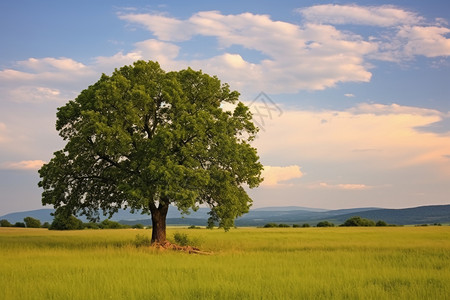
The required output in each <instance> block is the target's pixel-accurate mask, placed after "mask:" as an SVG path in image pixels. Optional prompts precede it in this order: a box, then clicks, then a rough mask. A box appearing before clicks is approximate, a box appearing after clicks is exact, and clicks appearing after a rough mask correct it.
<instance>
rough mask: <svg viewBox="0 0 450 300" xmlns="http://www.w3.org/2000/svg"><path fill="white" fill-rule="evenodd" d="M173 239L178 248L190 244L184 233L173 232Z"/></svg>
mask: <svg viewBox="0 0 450 300" xmlns="http://www.w3.org/2000/svg"><path fill="white" fill-rule="evenodd" d="M173 239H174V240H175V243H177V244H178V245H180V246H187V245H189V242H190V241H189V238H188V236H187V234H185V233H179V232H175V233H174V234H173Z"/></svg>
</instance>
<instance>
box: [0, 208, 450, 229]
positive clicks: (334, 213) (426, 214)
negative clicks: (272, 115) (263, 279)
mask: <svg viewBox="0 0 450 300" xmlns="http://www.w3.org/2000/svg"><path fill="white" fill-rule="evenodd" d="M208 211H209V209H207V208H199V209H198V210H197V211H196V212H191V213H190V214H189V215H184V216H183V215H182V214H181V213H180V212H179V211H178V210H177V209H176V208H175V207H172V208H171V209H169V213H168V215H167V224H169V225H205V224H206V220H207V219H208V217H209V215H208ZM52 212H54V210H53V209H38V210H31V211H24V212H16V213H11V214H7V215H4V216H1V217H0V219H6V220H8V221H9V222H11V223H15V222H23V219H24V218H25V217H33V218H36V219H39V220H41V222H42V223H43V222H52V220H53V216H52V215H51V213H52ZM353 216H360V217H362V218H367V219H371V220H374V221H378V220H383V221H385V222H387V223H389V224H395V225H416V224H434V223H450V205H432V206H420V207H414V208H403V209H386V208H374V207H365V208H352V209H339V210H325V209H315V208H306V207H296V206H290V207H265V208H256V209H252V210H250V212H249V213H248V214H245V215H244V216H242V217H240V218H238V219H237V220H236V225H237V226H262V225H264V224H266V223H287V224H303V223H309V224H311V225H315V224H317V223H318V222H320V221H330V222H333V223H335V224H336V225H338V224H341V223H343V222H344V221H345V220H347V219H348V218H351V217H353ZM80 219H82V220H83V221H86V219H85V218H83V217H81V218H80ZM103 219H106V217H104V218H103ZM111 220H114V221H118V222H120V223H123V224H130V225H133V224H137V223H141V224H143V225H150V224H151V219H150V216H147V215H142V214H140V213H134V214H132V213H130V212H129V211H126V210H120V211H119V212H118V213H116V214H115V215H114V216H113V217H112V218H111Z"/></svg>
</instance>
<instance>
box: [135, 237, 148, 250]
mask: <svg viewBox="0 0 450 300" xmlns="http://www.w3.org/2000/svg"><path fill="white" fill-rule="evenodd" d="M151 244H152V241H151V240H150V239H149V238H148V237H147V236H146V235H143V234H142V235H141V234H138V235H136V238H135V239H134V245H135V246H136V248H139V247H148V246H150V245H151Z"/></svg>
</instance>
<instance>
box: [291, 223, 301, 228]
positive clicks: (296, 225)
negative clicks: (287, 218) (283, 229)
mask: <svg viewBox="0 0 450 300" xmlns="http://www.w3.org/2000/svg"><path fill="white" fill-rule="evenodd" d="M292 227H293V228H298V227H300V225H298V224H292Z"/></svg>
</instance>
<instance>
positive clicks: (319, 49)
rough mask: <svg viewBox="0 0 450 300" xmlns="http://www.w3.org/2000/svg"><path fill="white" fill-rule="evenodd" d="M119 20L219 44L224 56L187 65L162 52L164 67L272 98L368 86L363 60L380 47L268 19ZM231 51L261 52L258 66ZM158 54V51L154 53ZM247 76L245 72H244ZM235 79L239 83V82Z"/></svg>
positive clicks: (205, 15)
mask: <svg viewBox="0 0 450 300" xmlns="http://www.w3.org/2000/svg"><path fill="white" fill-rule="evenodd" d="M120 18H121V19H123V20H126V21H128V22H133V23H137V24H140V25H143V26H145V27H146V28H147V29H148V30H149V31H151V32H152V33H153V34H154V35H155V36H157V37H158V38H159V39H161V40H164V41H166V44H165V47H166V48H167V46H168V45H170V44H168V43H167V42H170V43H172V47H174V45H175V44H174V43H176V42H179V41H181V40H183V41H184V40H188V39H190V38H192V37H193V36H194V35H203V36H211V37H215V38H217V41H218V45H219V49H222V51H223V53H222V54H220V55H217V56H214V57H210V58H207V59H203V60H193V61H183V60H182V59H181V60H180V59H179V57H177V56H176V57H174V54H178V49H177V52H176V53H175V52H174V51H169V55H167V52H164V53H163V54H162V55H161V56H160V58H161V59H162V60H163V61H165V63H164V62H163V63H162V65H163V66H166V65H167V66H169V68H170V67H171V66H173V65H175V63H174V60H175V59H178V60H177V61H176V62H177V63H178V65H180V64H181V65H189V66H192V67H195V68H200V69H203V70H204V71H206V72H209V73H212V74H217V75H219V77H220V78H221V79H223V80H224V81H227V82H230V83H231V84H232V86H233V87H235V88H238V87H239V88H241V87H243V88H245V89H249V90H251V91H252V92H257V91H260V90H261V89H262V88H264V89H266V90H270V91H271V92H275V93H277V92H296V91H299V90H320V89H325V88H327V87H331V86H334V85H336V84H337V83H338V82H349V81H356V82H357V81H363V82H367V81H369V80H370V77H371V73H370V72H369V71H368V66H367V64H366V63H365V62H364V59H363V56H364V55H367V54H369V53H371V52H373V51H375V50H376V45H375V44H372V43H370V42H367V41H363V40H362V39H361V37H359V36H358V35H354V34H350V33H344V32H341V31H339V30H336V29H335V28H334V27H332V26H328V25H320V24H308V25H306V26H304V27H300V26H298V25H295V24H292V23H288V22H282V21H273V20H271V19H270V17H269V16H267V15H255V14H251V13H243V14H239V15H222V14H221V13H220V12H217V11H207V12H199V13H196V14H194V15H193V16H192V17H191V18H189V19H187V20H178V19H174V18H169V17H165V16H160V15H152V14H146V15H143V14H124V15H121V16H120ZM232 45H241V46H243V47H244V48H247V49H250V50H255V51H259V52H260V53H261V54H262V55H264V56H265V57H267V58H265V59H262V60H261V61H260V62H258V63H250V62H248V61H246V60H244V59H243V57H242V56H241V55H239V53H230V52H227V48H228V47H230V46H232ZM153 49H154V48H153ZM244 70H245V72H244ZM236 78H239V79H238V80H237V79H236Z"/></svg>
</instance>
